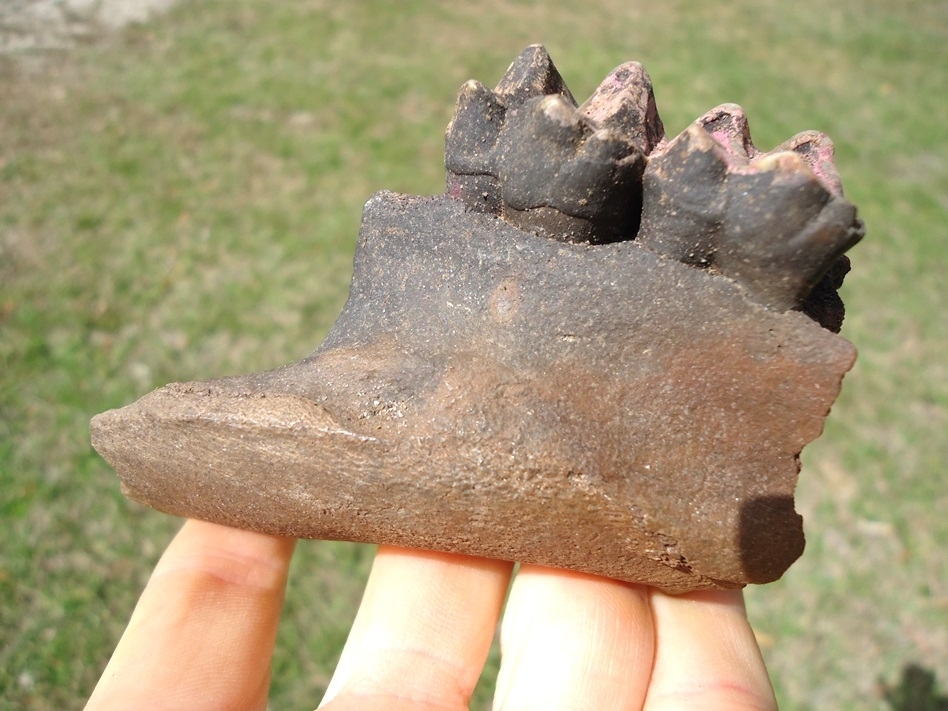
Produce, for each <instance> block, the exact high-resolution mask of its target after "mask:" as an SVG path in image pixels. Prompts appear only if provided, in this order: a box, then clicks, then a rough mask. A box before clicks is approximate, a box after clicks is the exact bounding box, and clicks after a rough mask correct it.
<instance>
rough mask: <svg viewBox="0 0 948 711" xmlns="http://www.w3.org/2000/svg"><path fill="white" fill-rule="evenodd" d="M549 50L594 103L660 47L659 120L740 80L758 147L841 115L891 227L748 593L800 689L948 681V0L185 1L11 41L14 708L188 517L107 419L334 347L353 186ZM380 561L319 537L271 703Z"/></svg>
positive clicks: (6, 467) (858, 695)
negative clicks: (787, 557)
mask: <svg viewBox="0 0 948 711" xmlns="http://www.w3.org/2000/svg"><path fill="white" fill-rule="evenodd" d="M531 42H543V43H544V44H546V45H547V47H548V48H549V49H550V52H551V54H552V56H553V58H554V61H556V62H557V64H558V66H559V68H560V70H561V72H562V73H563V75H564V76H565V78H566V80H567V82H568V83H569V84H570V86H571V88H572V89H573V93H574V94H575V95H576V96H578V97H582V96H585V95H587V94H588V93H589V92H590V91H591V90H592V89H593V88H594V87H595V85H596V84H597V83H598V81H599V79H601V77H602V76H604V75H605V73H606V72H608V71H609V70H610V69H611V68H612V67H613V66H615V65H616V64H618V63H620V62H622V61H625V60H627V59H633V58H634V59H638V60H639V61H642V62H643V63H644V64H645V65H646V67H647V68H648V70H649V72H650V73H651V75H652V78H653V81H654V83H655V85H656V91H657V97H658V102H659V108H660V110H661V112H662V116H663V118H664V120H665V124H666V128H667V129H668V130H669V132H677V131H679V130H681V129H682V128H683V127H684V126H686V125H687V124H688V123H689V122H690V121H691V120H693V119H694V118H695V117H697V116H698V115H700V114H701V113H703V112H704V111H705V110H706V109H709V108H711V107H712V106H715V105H717V104H719V103H722V102H725V101H734V102H737V103H740V104H742V105H743V106H744V107H745V109H746V110H747V113H748V115H749V117H750V120H751V126H752V129H753V132H754V137H755V142H756V143H757V145H758V146H760V147H763V148H770V147H772V146H773V145H775V144H777V143H779V142H781V141H782V140H783V139H784V138H786V137H788V136H789V135H791V134H793V133H796V132H798V131H800V130H803V129H808V128H816V129H819V130H823V131H826V132H827V133H829V134H830V135H831V136H832V137H833V139H834V141H835V142H836V145H837V154H838V163H839V166H840V169H841V172H842V174H843V178H844V181H845V184H846V187H847V193H848V195H849V197H850V198H851V199H852V200H853V201H854V202H856V203H857V204H858V205H859V207H860V210H861V214H862V216H863V217H864V218H865V220H866V222H867V223H868V225H869V236H868V237H867V239H866V240H865V242H864V243H863V244H861V245H859V246H858V247H857V249H856V250H855V251H854V254H853V259H854V265H855V268H854V271H853V273H852V274H851V275H850V277H849V279H848V281H847V284H846V286H845V287H844V292H843V293H844V298H845V299H846V300H847V302H848V303H849V305H850V308H849V314H850V315H849V317H848V319H847V322H846V325H845V326H844V331H843V333H844V335H846V336H847V337H848V338H850V339H851V340H853V341H854V342H855V343H856V344H857V345H858V346H859V348H860V351H861V355H860V360H859V362H858V364H857V366H856V368H855V370H854V371H853V373H852V374H851V375H850V376H849V377H848V378H847V381H846V383H845V387H844V392H843V396H842V397H841V399H840V401H839V402H838V403H837V406H836V407H835V408H834V412H833V415H832V417H831V418H830V421H829V424H828V427H827V431H826V434H825V436H824V438H822V439H821V440H819V441H818V442H817V443H815V444H814V445H812V446H811V447H810V448H808V449H807V451H806V452H805V454H804V470H803V474H802V476H801V481H800V487H799V489H798V501H797V508H798V510H799V511H800V512H801V513H803V514H804V516H805V518H806V529H807V536H808V548H807V552H806V553H805V555H804V557H803V558H802V559H801V560H800V561H799V562H798V563H797V564H796V565H795V566H794V567H793V568H792V569H791V570H790V572H788V574H787V575H786V576H785V577H784V578H783V579H782V580H781V581H780V582H778V583H775V584H773V585H770V586H767V587H766V588H762V589H754V590H750V591H749V592H748V606H749V611H750V615H751V618H752V621H753V623H754V625H755V628H756V629H757V630H758V633H759V636H760V639H761V642H762V645H763V647H764V651H765V655H766V657H767V661H768V664H769V667H770V669H771V671H772V674H773V676H774V682H775V686H776V688H777V692H778V695H779V697H780V700H781V704H782V705H781V708H783V709H809V708H833V709H883V708H886V701H885V698H884V693H883V691H882V689H883V688H884V685H885V683H894V682H895V681H896V680H897V679H898V678H899V675H900V673H901V670H902V669H903V668H904V667H907V666H909V665H915V666H916V667H918V668H921V669H924V670H927V671H928V672H929V673H931V674H933V675H934V679H935V680H936V682H937V683H939V684H940V685H941V687H942V688H944V686H945V684H946V683H948V555H946V553H945V551H946V550H948V494H946V484H945V481H946V479H945V476H944V467H945V462H946V461H948V437H946V432H948V372H946V371H948V366H946V357H945V352H946V346H948V319H946V317H945V313H946V309H948V282H946V270H948V251H946V249H945V245H946V228H945V212H946V209H948V157H946V148H948V140H946V138H948V136H946V128H945V124H944V120H943V114H944V102H945V96H948V77H946V74H945V71H944V68H945V67H946V66H948V49H946V48H948V6H946V5H945V4H944V3H943V2H940V0H909V1H907V2H904V3H901V4H899V5H898V6H897V7H896V6H895V5H892V4H890V3H886V2H882V0H865V1H857V0H841V1H840V2H837V3H833V4H828V3H821V2H817V1H816V0H801V2H797V3H794V4H792V5H791V4H787V3H779V2H777V1H776V0H765V1H762V2H750V0H735V2H731V3H728V4H727V5H721V4H719V3H715V4H704V3H697V2H685V1H684V0H679V1H677V2H675V1H672V2H666V3H663V4H662V5H661V6H660V7H658V6H656V7H655V9H649V8H648V5H647V4H646V3H629V2H620V1H619V0H600V1H599V2H596V3H589V4H587V5H586V6H583V7H582V8H580V7H579V6H578V4H575V6H574V4H567V3H543V4H539V3H531V2H499V0H485V1H484V2H478V3H473V2H460V3H454V4H451V5H450V6H449V5H447V4H436V3H429V2H420V1H418V2H403V3H386V2H381V1H376V2H369V1H364V2H359V3H346V4H344V3H328V2H321V1H319V0H295V1H294V2H288V3H267V2H265V1H264V0H228V1H227V2H224V1H223V0H220V1H208V2H202V1H199V0H194V1H193V2H185V3H183V4H182V5H181V6H180V7H179V8H178V9H177V10H176V11H174V12H173V13H171V14H170V15H169V16H167V17H165V18H162V19H160V20H158V21H156V22H154V23H152V24H150V25H148V26H144V27H139V28H133V29H131V30H129V31H127V32H125V33H123V34H122V35H118V36H113V37H109V38H103V39H102V40H101V41H99V42H96V43H93V44H89V45H88V46H84V47H81V48H77V49H74V50H70V51H69V52H68V53H62V54H46V55H28V56H19V57H5V58H0V491H2V492H3V493H2V495H0V515H2V520H3V526H4V528H5V529H6V530H5V531H4V534H3V536H2V539H3V544H2V548H0V699H2V701H0V707H2V708H24V709H52V708H76V707H80V706H81V704H82V701H81V699H82V698H83V697H85V696H86V695H87V694H88V693H89V692H90V691H91V688H92V686H93V684H94V683H95V680H96V679H97V677H98V674H99V673H100V671H101V669H102V667H103V665H104V664H105V662H106V660H107V658H108V656H109V654H110V652H111V650H112V647H113V646H114V644H115V642H116V640H117V638H118V635H119V634H120V633H121V630H122V629H123V627H124V623H125V621H126V620H127V618H128V615H129V613H130V611H131V608H132V606H133V605H134V602H135V599H136V597H137V595H138V593H139V591H140V589H141V587H142V585H143V584H144V582H145V580H146V579H147V575H148V572H149V570H150V568H151V566H152V565H153V564H154V562H155V560H156V558H157V556H158V555H159V553H160V551H161V550H162V549H163V547H164V545H165V543H166V542H167V540H168V539H169V537H170V535H172V533H173V531H174V530H175V529H176V528H177V525H178V523H177V522H176V521H173V520H171V519H169V518H168V517H165V516H163V515H160V514H157V513H154V512H151V511H147V510H144V509H142V508H141V507H138V506H137V505H135V504H132V503H130V502H127V501H125V500H124V499H123V498H122V497H121V495H120V494H119V491H118V486H117V482H116V480H115V479H114V477H113V475H112V474H111V472H110V470H109V468H108V467H107V466H106V465H105V464H104V463H103V462H102V461H101V460H100V459H99V458H98V457H97V456H96V455H95V454H94V452H92V451H91V450H90V448H89V445H88V419H89V417H90V416H91V415H92V414H94V413H96V412H99V411H101V410H104V409H106V408H109V407H114V406H118V405H121V404H124V403H126V402H128V401H130V400H132V399H134V398H135V397H137V396H139V395H141V394H143V393H144V392H146V391H147V390H149V389H151V388H153V387H156V386H158V385H162V384H164V383H165V382H168V381H172V380H189V379H195V378H202V377H212V376H217V375H222V374H226V373H232V372H241V371H250V370H258V369H262V368H266V367H271V366H275V365H279V364H282V363H284V362H287V361H289V360H291V359H296V358H299V357H301V356H303V355H305V354H307V353H308V352H309V351H311V350H312V349H313V348H314V347H315V346H316V345H317V344H318V342H319V341H320V339H321V337H322V334H323V333H324V331H325V329H326V328H327V327H328V326H329V325H330V324H331V323H332V321H333V319H334V317H335V315H336V313H337V312H338V310H339V308H340V307H341V305H342V303H343V301H344V298H345V294H346V285H347V283H348V278H349V276H350V260H351V254H352V249H353V247H354V243H355V238H356V235H357V233H358V223H359V215H360V211H361V205H362V203H363V202H364V201H365V200H366V199H367V198H368V197H369V196H370V195H371V194H372V193H373V192H374V191H376V190H378V189H381V188H387V189H392V190H397V191H402V192H409V193H416V194H425V193H435V192H439V191H440V189H441V185H442V179H443V178H442V175H443V173H442V165H441V160H442V157H441V154H442V134H443V130H444V126H445V125H446V124H447V121H448V119H449V118H450V114H451V111H452V109H453V102H454V97H455V94H456V90H457V88H458V87H459V86H460V84H461V83H462V82H463V81H464V80H466V79H468V78H470V77H476V78H478V79H480V80H482V81H484V83H486V84H489V85H490V84H492V83H493V82H495V81H496V80H497V79H498V78H499V77H500V75H501V74H502V72H503V70H504V69H505V68H506V66H507V64H508V63H509V62H510V61H511V60H512V59H513V58H514V57H515V56H516V55H517V53H518V52H519V51H520V50H521V49H522V48H523V47H524V46H525V45H527V44H529V43H531ZM370 558H371V549H368V548H365V547H360V546H354V545H350V544H337V543H320V542H306V543H304V544H302V545H301V546H300V549H299V553H298V556H297V558H296V560H295V563H294V574H293V578H292V580H291V587H290V590H289V593H288V601H287V610H286V614H285V617H284V621H283V625H282V628H281V637H280V641H279V651H278V654H277V657H276V660H275V663H274V681H273V692H272V699H273V706H274V708H304V707H312V706H313V705H314V704H315V703H316V702H317V700H318V698H319V695H320V692H321V690H322V689H323V688H324V687H325V685H326V683H327V682H328V679H329V675H330V673H331V670H332V667H333V664H334V662H335V659H336V656H337V655H338V652H339V649H340V646H341V644H342V642H343V641H344V639H345V634H346V632H347V629H348V626H349V624H350V622H351V618H352V615H353V614H354V611H355V608H356V606H357V604H358V599H359V595H360V593H361V585H362V582H363V580H364V576H365V574H366V572H367V569H368V565H369V562H370ZM490 666H491V668H492V669H494V670H496V654H495V655H494V657H493V659H492V661H491V665H490ZM490 685H491V674H490V673H488V674H486V675H485V680H484V683H483V684H482V687H481V688H480V689H479V692H478V696H477V699H476V700H475V703H474V704H473V708H487V707H488V702H487V699H488V698H489V692H490Z"/></svg>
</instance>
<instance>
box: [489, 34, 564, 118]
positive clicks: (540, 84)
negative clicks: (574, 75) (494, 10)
mask: <svg viewBox="0 0 948 711" xmlns="http://www.w3.org/2000/svg"><path fill="white" fill-rule="evenodd" d="M494 93H496V94H497V95H499V96H501V97H503V100H504V103H505V104H506V105H507V106H508V107H513V106H518V105H520V104H522V103H523V102H524V101H526V100H527V99H531V98H534V97H537V96H547V95H550V94H558V95H560V96H562V97H563V98H564V99H566V101H567V102H568V103H570V104H572V105H573V106H576V100H575V99H574V98H573V95H572V94H571V93H570V91H569V89H568V88H567V87H566V82H564V81H563V77H561V76H560V73H559V72H558V71H557V69H556V67H555V66H554V65H553V60H552V59H550V55H549V54H548V53H547V51H546V48H544V47H542V46H541V45H538V44H536V45H531V46H530V47H527V48H526V49H525V50H523V52H521V53H520V56H519V57H517V58H516V59H515V60H514V61H513V63H512V64H511V65H510V67H508V69H507V72H506V73H505V74H504V76H503V78H502V79H501V80H500V81H499V82H498V83H497V86H496V87H494Z"/></svg>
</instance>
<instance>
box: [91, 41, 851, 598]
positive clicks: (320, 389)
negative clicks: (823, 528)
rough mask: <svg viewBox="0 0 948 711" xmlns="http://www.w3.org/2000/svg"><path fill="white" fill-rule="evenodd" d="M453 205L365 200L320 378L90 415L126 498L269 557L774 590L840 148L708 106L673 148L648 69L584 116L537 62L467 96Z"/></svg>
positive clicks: (194, 387) (830, 346)
mask: <svg viewBox="0 0 948 711" xmlns="http://www.w3.org/2000/svg"><path fill="white" fill-rule="evenodd" d="M445 162H446V167H447V170H448V179H447V190H446V193H445V195H443V196H437V197H432V198H418V197H409V196H402V195H395V194H392V193H380V194H378V195H376V196H375V197H373V198H372V199H371V200H369V202H368V203H367V204H366V207H365V212H364V215H363V223H362V228H361V232H360V239H359V243H358V247H357V250H356V256H355V270H354V275H353V279H352V285H351V290H350V294H349V299H348V302H347V303H346V306H345V308H344V310H343V312H342V314H341V315H340V316H339V318H338V320H337V321H336V323H335V325H334V326H333V327H332V329H331V330H330V332H329V335H328V336H327V338H326V340H325V341H324V342H323V343H322V344H321V345H320V347H319V348H318V349H317V350H316V351H315V352H314V353H313V354H312V355H311V356H309V357H307V358H305V359H304V360H302V361H300V362H298V363H294V364H291V365H287V366H284V367H282V368H278V369H276V370H271V371H267V372H263V373H256V374H252V375H247V376H239V377H229V378H220V379H216V380H210V381H204V382H196V383H183V384H182V383H176V384H172V385H168V386H165V387H164V388H160V389H158V390H156V391H154V392H152V393H150V394H149V395H146V396H145V397H143V398H142V399H141V400H139V401H138V402H136V403H133V404H132V405H129V406H127V407H124V408H122V409H119V410H112V411H109V412H106V413H103V414H101V415H99V416H97V417H96V418H95V419H94V420H93V423H92V436H93V443H94V445H95V447H96V449H98V450H99V451H100V452H101V453H102V455H103V456H104V457H105V458H106V459H107V460H108V461H109V462H110V463H112V465H113V466H114V467H115V468H116V470H117V472H118V474H119V476H120V477H121V479H122V485H123V489H124V491H125V492H126V494H127V495H129V496H130V497H132V498H134V499H136V500H139V501H142V502H144V503H146V504H148V505H150V506H154V507H155V508H158V509H160V510H163V511H167V512H169V513H173V514H177V515H181V516H190V517H197V518H203V519H207V520H211V521H216V522H219V523H224V524H228V525H232V526H239V527H244V528H251V529H255V530H260V531H266V532H270V533H277V534H281V535H287V536H297V537H309V538H327V539H344V540H352V541H364V542H374V543H389V544H396V545H403V546H411V547H418V548H430V549H436V550H447V551H455V552H461V553H468V554H472V555H480V556H489V557H497V558H504V559H509V560H518V561H524V562H531V563H539V564H544V565H550V566H558V567H565V568H572V569H577V570H584V571H588V572H592V573H597V574H600V575H606V576H610V577H615V578H620V579H624V580H629V581H636V582H643V583H649V584H652V585H656V586H659V587H661V588H663V589H666V590H670V591H677V592H681V591H687V590H695V589H702V588H729V587H738V586H741V585H745V584H747V583H764V582H769V581H772V580H775V579H777V578H779V577H780V576H781V575H782V574H783V572H784V571H785V570H786V569H787V567H788V566H789V565H790V564H791V563H792V562H793V561H794V560H795V559H796V558H797V557H798V556H799V555H800V554H801V552H802V550H803V545H804V540H803V533H802V525H801V519H800V517H799V515H797V514H796V512H795V511H794V507H793V491H794V488H795V485H796V480H797V475H798V473H799V466H800V465H799V454H800V452H801V450H802V449H803V447H804V446H805V445H806V444H807V443H809V442H810V441H812V440H813V439H815V438H816V437H818V436H819V434H820V432H821V431H822V427H823V422H824V420H825V418H826V416H827V414H828V413H829V410H830V407H831V405H832V403H833V401H834V400H835V398H836V396H837V394H838V392H839V388H840V385H841V381H842V378H843V375H844V374H845V372H846V371H847V370H848V369H849V368H850V367H851V366H852V363H853V361H854V358H855V349H854V348H853V347H852V345H850V344H849V343H848V342H847V341H845V340H843V339H842V338H840V337H839V336H838V335H836V333H835V332H836V331H838V330H839V327H840V324H841V322H842V316H843V311H842V302H841V301H840V299H839V297H838V295H837V289H838V288H839V286H840V285H841V283H842V278H843V276H844V275H845V273H846V271H847V270H848V260H846V258H845V257H844V256H843V252H845V251H846V250H847V249H848V248H849V247H850V246H852V244H854V243H855V242H856V241H858V239H859V238H860V237H861V235H862V225H861V223H860V222H859V221H858V219H857V218H856V214H855V208H854V207H853V206H852V205H851V204H849V203H848V202H847V201H846V200H845V199H844V198H843V195H842V189H841V186H840V182H839V178H838V175H837V173H836V171H835V168H834V167H833V162H832V144H831V143H830V142H829V140H828V139H827V138H826V137H825V136H822V135H821V134H816V133H812V132H810V133H806V134H800V135H799V136H797V137H795V138H793V139H791V140H790V141H788V142H787V143H786V144H784V145H783V146H781V147H780V148H778V149H777V150H775V151H771V152H769V153H761V152H760V151H758V150H757V149H756V148H755V147H754V146H753V143H752V142H751V139H750V133H749V130H748V128H747V121H746V119H745V117H744V115H743V112H742V111H741V110H740V109H739V107H736V106H733V105H725V106H722V107H719V108H718V109H715V110H713V111H711V112H709V113H708V114H706V115H705V116H703V117H701V118H700V119H698V121H696V122H695V124H693V125H692V126H691V127H689V128H688V129H687V130H686V131H684V132H683V133H682V134H681V135H680V136H678V137H676V138H674V139H672V140H668V139H666V138H665V135H664V129H663V127H662V124H661V120H660V119H659V117H658V112H657V110H656V108H655V101H654V96H653V93H652V88H651V85H650V83H649V80H648V76H647V74H646V73H645V71H644V70H643V69H642V68H641V66H639V65H637V64H634V63H630V64H626V65H623V66H621V67H619V68H618V69H617V70H615V71H614V72H613V73H612V74H611V75H610V76H609V77H607V79H606V80H605V81H604V82H603V85H602V86H600V88H599V89H598V90H597V91H596V93H595V94H594V95H593V97H591V98H590V99H589V100H588V101H587V102H586V103H584V104H583V105H582V106H577V105H576V102H575V101H574V100H573V98H572V96H571V94H570V93H569V90H568V89H567V88H566V85H565V84H564V82H563V80H562V78H561V77H560V75H559V73H558V72H557V71H556V69H555V67H554V66H553V64H552V62H551V61H550V59H549V57H548V55H547V54H546V52H545V50H543V48H542V47H530V48H528V49H527V50H526V51H525V52H524V53H523V54H522V55H521V56H520V57H519V58H518V59H517V60H516V61H515V62H514V64H512V65H511V67H510V69H509V70H508V72H507V74H506V75H505V77H504V78H503V79H502V80H501V82H500V83H499V85H498V86H497V87H496V88H495V89H494V90H493V91H491V90H489V89H487V88H486V87H484V86H483V85H481V84H478V83H476V82H468V83H467V84H466V85H465V86H464V87H462V89H461V93H460V96H459V99H458V106H457V110H456V113H455V117H454V119H453V120H452V123H451V125H450V126H449V127H448V132H447V137H446V161H445Z"/></svg>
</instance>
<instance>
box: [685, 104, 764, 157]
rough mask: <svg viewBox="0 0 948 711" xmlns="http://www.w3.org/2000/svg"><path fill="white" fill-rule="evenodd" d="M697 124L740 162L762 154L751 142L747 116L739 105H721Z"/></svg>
mask: <svg viewBox="0 0 948 711" xmlns="http://www.w3.org/2000/svg"><path fill="white" fill-rule="evenodd" d="M695 123H697V124H698V125H699V126H701V127H702V128H703V129H704V130H705V131H707V132H708V134H709V135H710V136H711V137H712V138H714V140H716V141H717V142H718V143H720V144H721V145H722V146H723V147H724V149H725V150H726V151H727V153H728V154H729V155H731V156H734V157H735V158H737V159H738V160H741V159H753V158H755V157H756V156H757V155H758V154H759V153H760V151H758V150H757V148H755V147H754V143H753V141H752V140H751V134H750V125H749V124H748V122H747V115H746V114H745V113H744V109H742V108H741V107H740V106H738V105H737V104H721V105H720V106H718V107H716V108H713V109H711V110H710V111H708V112H707V113H706V114H704V116H702V117H701V118H699V119H698V120H697V121H696V122H695Z"/></svg>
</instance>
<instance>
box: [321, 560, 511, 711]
mask: <svg viewBox="0 0 948 711" xmlns="http://www.w3.org/2000/svg"><path fill="white" fill-rule="evenodd" d="M511 568H512V564H511V563H507V562H504V561H498V560H487V559H483V558H471V557H468V556H462V555H455V554H449V553H432V552H429V551H412V550H407V549H403V548H393V547H389V546H380V547H379V550H378V553H377V554H376V557H375V562H374V563H373V565H372V573H371V574H370V576H369V582H368V584H367V585H366V590H365V595H364V597H363V599H362V604H361V606H360V607H359V612H358V614H357V615H356V619H355V622H354V623H353V626H352V631H351V632H350V633H349V639H348V641H347V642H346V646H345V649H344V650H343V652H342V657H341V658H340V660H339V665H338V666H337V667H336V672H335V674H334V675H333V678H332V681H331V682H330V684H329V688H328V689H327V691H326V697H325V698H324V699H323V703H322V705H320V708H324V709H326V711H342V710H343V709H359V710H360V711H368V710H369V709H385V710H386V711H396V710H397V709H409V708H410V709H413V710H416V709H439V710H440V709H445V710H447V709H451V710H455V709H456V710H460V709H467V707H468V703H469V701H470V697H471V694H472V693H473V692H474V686H475V685H476V684H477V680H478V678H479V676H480V673H481V670H482V669H483V666H484V662H485V661H486V659H487V653H488V651H489V650H490V645H491V641H492V639H493V636H494V631H495V629H496V627H497V619H498V617H499V616H500V610H501V607H502V606H503V602H504V596H505V595H506V592H507V586H508V584H509V581H510V571H511Z"/></svg>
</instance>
